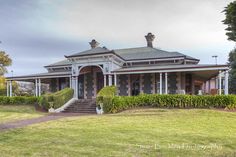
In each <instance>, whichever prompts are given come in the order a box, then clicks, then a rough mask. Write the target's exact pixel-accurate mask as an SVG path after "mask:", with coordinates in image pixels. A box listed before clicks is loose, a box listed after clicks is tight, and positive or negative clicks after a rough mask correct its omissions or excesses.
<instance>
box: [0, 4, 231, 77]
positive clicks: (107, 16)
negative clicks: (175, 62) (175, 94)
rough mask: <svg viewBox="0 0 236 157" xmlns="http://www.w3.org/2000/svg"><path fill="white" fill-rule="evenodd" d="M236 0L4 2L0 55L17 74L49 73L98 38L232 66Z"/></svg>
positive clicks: (110, 44) (113, 46)
mask: <svg viewBox="0 0 236 157" xmlns="http://www.w3.org/2000/svg"><path fill="white" fill-rule="evenodd" d="M231 1H232V0H178V1H176V0H0V20H1V23H0V41H2V43H1V44H0V50H4V51H6V52H7V53H8V54H9V55H10V56H11V58H12V59H13V65H12V67H9V68H8V69H9V71H11V70H13V71H14V75H24V74H32V73H38V72H45V69H44V68H43V66H44V65H48V64H51V63H53V62H56V61H59V60H62V59H63V58H64V55H70V54H73V53H77V52H80V51H83V50H86V49H89V48H90V47H89V44H88V42H89V41H91V40H92V39H93V38H95V39H96V40H97V41H99V42H100V43H101V46H106V47H107V48H109V49H117V48H128V47H141V46H146V41H145V38H144V35H146V34H147V33H148V32H152V33H153V34H155V35H156V39H155V42H154V46H155V47H157V48H160V49H163V50H168V51H179V52H181V53H184V54H187V55H190V56H193V57H196V58H199V59H201V63H214V60H213V59H212V55H218V56H219V58H218V62H219V63H226V62H227V55H228V52H229V51H230V50H231V49H233V47H234V45H235V44H234V43H233V42H230V41H227V37H226V36H225V30H224V29H225V26H224V25H223V24H222V22H221V21H222V20H223V19H224V14H223V13H222V10H223V9H224V7H225V6H227V4H228V3H230V2H231Z"/></svg>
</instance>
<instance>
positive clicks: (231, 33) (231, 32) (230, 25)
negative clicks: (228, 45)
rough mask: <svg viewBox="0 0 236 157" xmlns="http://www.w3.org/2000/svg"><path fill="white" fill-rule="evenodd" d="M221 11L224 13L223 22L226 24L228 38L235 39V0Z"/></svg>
mask: <svg viewBox="0 0 236 157" xmlns="http://www.w3.org/2000/svg"><path fill="white" fill-rule="evenodd" d="M223 12H224V13H225V20H223V23H224V24H225V25H227V28H226V29H225V30H226V31H227V32H226V35H227V36H228V40H232V41H236V1H234V2H231V3H230V4H228V6H227V7H225V10H224V11H223Z"/></svg>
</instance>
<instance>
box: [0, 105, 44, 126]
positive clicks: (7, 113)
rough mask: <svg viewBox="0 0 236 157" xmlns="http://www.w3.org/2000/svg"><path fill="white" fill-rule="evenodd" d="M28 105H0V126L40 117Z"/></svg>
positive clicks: (38, 113) (39, 114)
mask: <svg viewBox="0 0 236 157" xmlns="http://www.w3.org/2000/svg"><path fill="white" fill-rule="evenodd" d="M41 115H42V113H40V112H37V111H35V108H34V107H33V106H29V105H0V124H1V123H5V122H10V121H15V120H20V119H28V118H34V117H38V116H41Z"/></svg>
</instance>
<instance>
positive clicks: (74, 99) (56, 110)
mask: <svg viewBox="0 0 236 157" xmlns="http://www.w3.org/2000/svg"><path fill="white" fill-rule="evenodd" d="M77 100H78V99H77V98H72V99H70V100H69V101H68V102H67V103H65V104H64V105H63V106H61V107H60V108H58V109H55V110H54V112H55V113H60V112H63V111H64V110H65V109H66V108H67V107H69V106H70V105H72V104H74V103H75V102H76V101H77Z"/></svg>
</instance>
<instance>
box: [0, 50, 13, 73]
mask: <svg viewBox="0 0 236 157" xmlns="http://www.w3.org/2000/svg"><path fill="white" fill-rule="evenodd" d="M11 64H12V60H11V58H10V57H9V55H8V54H6V53H5V52H4V51H0V76H1V75H3V74H5V73H6V72H7V69H6V67H7V66H10V65H11Z"/></svg>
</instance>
